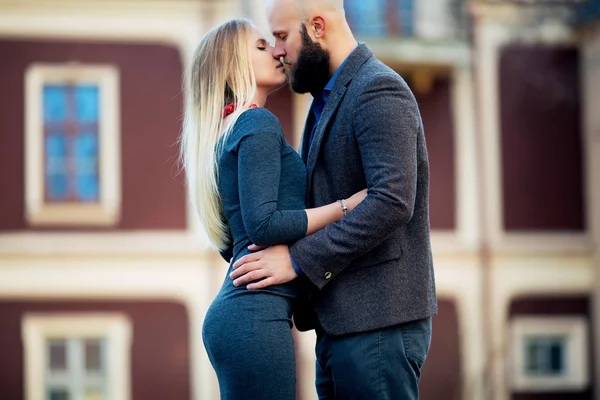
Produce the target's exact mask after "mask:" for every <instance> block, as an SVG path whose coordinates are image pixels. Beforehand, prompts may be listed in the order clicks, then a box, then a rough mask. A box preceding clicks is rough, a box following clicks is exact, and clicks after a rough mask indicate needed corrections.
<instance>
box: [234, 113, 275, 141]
mask: <svg viewBox="0 0 600 400" xmlns="http://www.w3.org/2000/svg"><path fill="white" fill-rule="evenodd" d="M252 135H260V136H264V135H269V136H274V137H277V138H279V136H281V137H283V130H282V128H281V123H280V122H279V119H278V118H277V117H276V116H275V114H273V113H272V112H271V111H269V110H267V109H266V108H251V109H249V110H247V111H245V112H243V113H242V115H240V116H239V117H238V119H237V121H236V122H235V125H234V126H233V128H232V131H231V136H232V138H235V139H237V140H240V139H242V138H244V137H246V136H252Z"/></svg>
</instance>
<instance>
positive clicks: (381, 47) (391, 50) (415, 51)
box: [357, 37, 471, 67]
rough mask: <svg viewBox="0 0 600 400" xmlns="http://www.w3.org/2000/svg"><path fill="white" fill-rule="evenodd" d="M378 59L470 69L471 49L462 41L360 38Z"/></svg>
mask: <svg viewBox="0 0 600 400" xmlns="http://www.w3.org/2000/svg"><path fill="white" fill-rule="evenodd" d="M357 39H358V40H359V41H361V42H365V43H366V44H367V45H368V46H369V48H370V49H371V50H373V52H374V53H375V54H377V57H378V58H380V59H382V60H384V61H385V62H391V61H397V62H402V63H406V64H408V63H414V64H430V65H450V66H456V67H468V66H469V65H470V64H471V48H470V46H469V44H468V43H467V42H466V41H465V42H460V41H455V42H452V41H422V40H417V39H402V40H398V39H395V38H389V39H388V38H375V37H358V38H357Z"/></svg>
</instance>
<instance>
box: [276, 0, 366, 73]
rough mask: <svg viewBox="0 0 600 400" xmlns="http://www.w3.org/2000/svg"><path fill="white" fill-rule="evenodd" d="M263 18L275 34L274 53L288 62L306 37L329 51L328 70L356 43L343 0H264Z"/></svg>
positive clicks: (291, 61)
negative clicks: (265, 8)
mask: <svg viewBox="0 0 600 400" xmlns="http://www.w3.org/2000/svg"><path fill="white" fill-rule="evenodd" d="M267 19H268V21H269V27H270V28H271V32H272V33H273V36H274V37H275V52H274V55H275V56H276V57H280V58H283V59H284V61H285V62H286V63H287V64H288V66H292V65H293V64H295V62H296V60H297V58H298V55H299V54H300V52H301V50H302V48H303V47H306V46H304V45H303V42H304V43H307V40H308V41H309V42H308V43H309V45H310V44H313V43H314V44H316V45H318V46H320V47H321V48H322V49H324V50H325V51H326V52H328V53H329V56H328V57H329V58H330V60H331V65H330V68H331V70H332V71H335V70H336V69H337V67H339V65H340V64H341V63H342V62H343V61H344V60H345V59H346V57H347V56H348V55H349V54H350V53H351V52H352V50H354V48H355V47H356V45H357V43H356V40H355V39H354V36H353V35H352V32H351V31H350V27H349V26H348V23H347V22H346V15H345V12H344V0H267Z"/></svg>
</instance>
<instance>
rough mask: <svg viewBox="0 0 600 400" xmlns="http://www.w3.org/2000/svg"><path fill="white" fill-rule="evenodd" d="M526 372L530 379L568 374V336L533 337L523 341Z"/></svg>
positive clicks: (524, 371)
mask: <svg viewBox="0 0 600 400" xmlns="http://www.w3.org/2000/svg"><path fill="white" fill-rule="evenodd" d="M523 344H524V346H525V348H524V356H525V359H524V365H523V366H524V370H523V373H524V374H525V375H526V376H530V377H540V376H547V377H553V376H562V375H564V374H565V373H566V371H567V368H566V364H565V362H566V360H565V355H566V351H567V337H566V336H548V335H537V336H536V335H532V336H527V337H525V338H524V340H523Z"/></svg>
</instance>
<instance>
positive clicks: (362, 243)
mask: <svg viewBox="0 0 600 400" xmlns="http://www.w3.org/2000/svg"><path fill="white" fill-rule="evenodd" d="M366 87H367V89H366V90H365V91H364V92H363V93H362V94H361V96H360V98H359V99H358V100H357V104H359V106H358V107H357V109H356V110H355V111H354V113H353V117H354V120H353V126H354V130H355V134H356V139H357V141H358V145H359V150H360V154H361V158H362V163H363V167H364V170H365V177H366V180H367V187H368V195H367V197H366V198H365V200H364V201H363V202H362V203H360V204H359V205H358V206H357V207H356V208H355V209H354V210H353V211H352V212H351V213H349V214H348V216H346V217H344V218H343V219H342V220H341V221H340V222H337V223H334V224H331V225H328V226H327V227H326V228H325V229H323V230H320V231H318V232H316V233H315V234H313V235H310V236H307V237H305V238H303V239H300V240H298V241H297V242H295V243H294V244H292V245H291V246H290V247H289V250H288V246H273V247H270V248H268V249H266V250H263V251H260V252H257V253H253V254H248V255H246V256H244V257H242V258H240V259H239V260H238V261H236V263H235V264H234V271H233V272H232V273H231V275H230V277H231V278H232V279H234V284H235V285H236V286H239V285H244V284H247V283H249V282H251V281H252V280H254V279H255V277H253V276H252V271H254V270H257V269H261V270H263V271H268V273H266V275H265V276H268V277H269V279H264V280H262V281H260V282H256V283H253V284H250V285H248V289H262V288H264V287H267V286H270V285H272V284H276V283H285V282H288V281H290V280H292V279H294V278H296V277H297V275H298V274H297V273H296V272H295V271H294V267H293V265H292V259H293V260H294V261H295V263H296V264H297V265H298V266H299V267H300V268H301V269H302V271H303V272H304V274H305V275H306V276H307V277H308V278H309V279H310V280H311V281H312V283H313V284H314V285H315V286H316V287H317V288H319V289H322V288H323V287H325V286H326V284H327V283H328V282H330V281H331V280H332V279H334V278H335V276H337V275H338V274H339V273H340V272H341V271H343V270H344V268H346V267H347V266H348V265H349V264H350V263H351V262H352V261H353V260H355V259H356V258H358V257H359V256H361V255H363V254H365V253H367V252H368V251H369V250H371V249H373V248H375V247H376V246H378V245H379V244H381V243H382V242H383V241H384V240H385V239H386V238H387V237H389V235H391V234H392V233H393V232H394V231H396V230H397V229H398V228H399V227H401V226H402V225H405V224H406V223H408V221H410V219H411V218H412V214H413V210H414V204H415V198H416V187H417V136H418V135H419V133H420V130H421V129H422V123H421V116H420V114H419V110H418V106H417V103H416V100H415V98H414V96H413V95H412V93H411V92H410V90H409V89H408V88H407V87H406V86H405V85H404V84H403V83H402V82H401V81H400V80H399V79H398V77H397V76H395V75H393V74H380V75H376V76H374V77H373V80H372V81H371V82H370V83H369V84H368V85H366ZM339 179H344V177H340V178H339ZM349 179H351V177H349ZM290 256H291V257H290ZM253 278H254V279H253Z"/></svg>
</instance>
